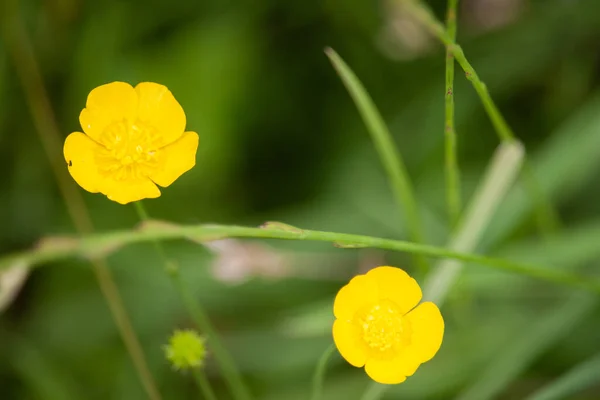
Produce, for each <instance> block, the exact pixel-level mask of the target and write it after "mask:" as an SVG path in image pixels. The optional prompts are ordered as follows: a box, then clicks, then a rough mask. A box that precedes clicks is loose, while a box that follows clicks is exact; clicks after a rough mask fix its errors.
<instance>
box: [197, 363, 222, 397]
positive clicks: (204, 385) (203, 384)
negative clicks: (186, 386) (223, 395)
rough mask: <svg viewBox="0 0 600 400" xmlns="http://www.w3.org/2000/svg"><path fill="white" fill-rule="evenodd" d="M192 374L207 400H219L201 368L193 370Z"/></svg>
mask: <svg viewBox="0 0 600 400" xmlns="http://www.w3.org/2000/svg"><path fill="white" fill-rule="evenodd" d="M192 374H193V375H194V380H195V381H196V385H198V388H199V389H200V391H201V392H202V394H203V395H204V399H205V400H217V396H215V392H213V390H212V387H211V386H210V382H209V381H208V379H207V378H206V374H205V373H204V371H203V370H202V369H200V368H194V369H192Z"/></svg>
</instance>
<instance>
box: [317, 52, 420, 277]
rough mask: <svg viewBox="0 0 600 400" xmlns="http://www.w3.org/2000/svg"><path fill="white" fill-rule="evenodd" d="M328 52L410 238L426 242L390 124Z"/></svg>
mask: <svg viewBox="0 0 600 400" xmlns="http://www.w3.org/2000/svg"><path fill="white" fill-rule="evenodd" d="M325 54H327V57H329V60H330V61H331V63H332V64H333V67H334V68H335V70H336V71H337V73H338V74H339V76H340V78H341V79H342V82H343V83H344V85H345V86H346V89H347V90H348V92H349V93H350V96H352V99H353V100H354V103H355V104H356V107H357V108H358V111H359V112H360V115H361V116H362V118H363V121H364V123H365V125H366V126H367V129H368V131H369V133H370V134H371V138H372V139H373V142H374V143H375V148H376V149H377V153H378V154H379V158H380V159H381V162H382V164H383V166H384V168H385V170H386V173H387V175H388V179H389V181H390V186H391V187H392V191H393V192H394V197H395V199H396V202H397V203H398V207H399V208H400V210H401V211H403V212H404V217H405V218H406V222H407V225H408V230H409V232H410V235H411V239H412V240H413V241H414V242H417V243H424V236H423V229H422V224H421V219H420V216H419V209H418V207H417V202H416V200H415V195H414V191H413V187H412V183H411V182H410V179H409V177H408V173H407V171H406V167H405V166H404V162H403V161H402V157H401V155H400V153H399V152H398V150H397V149H396V146H395V145H394V141H393V140H392V135H391V134H390V131H389V129H388V127H387V126H386V124H385V122H384V121H383V118H382V116H381V114H380V113H379V111H378V110H377V107H376V106H375V103H374V102H373V100H372V99H371V97H370V96H369V94H368V93H367V91H366V89H365V88H364V86H363V85H362V83H361V82H360V81H359V79H358V77H357V76H356V74H354V72H353V71H352V70H351V69H350V67H349V66H348V65H347V64H346V63H345V62H344V60H342V58H341V57H340V56H339V55H338V54H337V53H336V52H335V51H334V50H333V49H331V48H327V49H326V50H325ZM415 262H416V264H417V265H418V266H420V267H421V268H422V269H423V270H427V264H428V263H427V260H426V258H425V257H422V256H417V257H415Z"/></svg>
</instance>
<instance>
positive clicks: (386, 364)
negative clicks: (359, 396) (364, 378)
mask: <svg viewBox="0 0 600 400" xmlns="http://www.w3.org/2000/svg"><path fill="white" fill-rule="evenodd" d="M405 370H406V368H405V363H404V361H403V360H402V358H401V357H395V358H392V359H379V358H373V357H372V358H369V359H368V360H367V363H366V365H365V372H366V373H367V375H369V377H370V378H371V379H373V380H374V381H375V382H378V383H383V384H386V385H394V384H396V383H402V382H404V381H405V380H406V373H405Z"/></svg>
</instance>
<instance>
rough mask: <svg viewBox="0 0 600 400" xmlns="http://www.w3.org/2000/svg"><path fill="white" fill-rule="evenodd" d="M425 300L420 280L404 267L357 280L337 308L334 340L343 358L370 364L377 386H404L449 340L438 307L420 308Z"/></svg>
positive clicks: (345, 290) (381, 269)
mask: <svg viewBox="0 0 600 400" xmlns="http://www.w3.org/2000/svg"><path fill="white" fill-rule="evenodd" d="M421 297H422V294H421V288H420V287H419V285H418V284H417V282H416V281H415V280H414V279H413V278H411V277H410V276H408V274H407V273H406V272H404V271H403V270H401V269H399V268H394V267H377V268H374V269H372V270H371V271H369V272H368V273H367V274H365V275H358V276H356V277H354V278H353V279H352V280H351V281H350V282H349V283H348V284H347V285H346V286H344V287H343V288H342V289H340V291H339V292H338V294H337V296H336V298H335V302H334V305H333V313H334V314H335V317H336V320H335V322H334V323H333V340H334V341H335V345H336V346H337V348H338V350H339V352H340V354H341V355H342V357H344V358H345V359H346V361H348V362H349V363H350V364H352V365H353V366H355V367H362V366H365V371H366V372H367V374H368V375H369V376H370V377H371V379H373V380H374V381H376V382H379V383H384V384H395V383H401V382H404V380H406V377H407V376H411V375H412V374H414V373H415V371H416V370H417V368H418V367H419V365H421V364H422V363H424V362H426V361H429V360H430V359H431V358H433V356H434V355H435V353H437V351H438V349H439V348H440V346H441V344H442V337H443V336H444V320H443V318H442V315H441V314H440V310H439V309H438V307H437V306H436V305H435V304H433V303H431V302H425V303H422V304H420V305H419V306H418V307H415V306H416V305H417V304H418V303H419V301H420V300H421Z"/></svg>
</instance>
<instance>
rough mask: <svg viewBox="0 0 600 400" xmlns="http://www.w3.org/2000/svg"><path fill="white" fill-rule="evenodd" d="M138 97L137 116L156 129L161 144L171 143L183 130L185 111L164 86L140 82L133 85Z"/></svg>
mask: <svg viewBox="0 0 600 400" xmlns="http://www.w3.org/2000/svg"><path fill="white" fill-rule="evenodd" d="M135 91H136V92H137V94H138V98H139V109H138V118H139V119H140V120H141V121H142V122H144V123H146V124H148V125H150V126H151V127H152V128H154V129H156V131H157V132H158V134H159V135H160V137H161V138H162V141H161V146H166V145H168V144H170V143H173V142H174V141H176V140H177V139H179V138H180V137H181V135H183V132H184V130H185V113H184V112H183V108H181V106H180V105H179V103H178V102H177V100H175V97H173V94H172V93H171V91H169V89H167V87H166V86H163V85H159V84H158V83H152V82H142V83H140V84H138V85H137V86H136V87H135Z"/></svg>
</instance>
